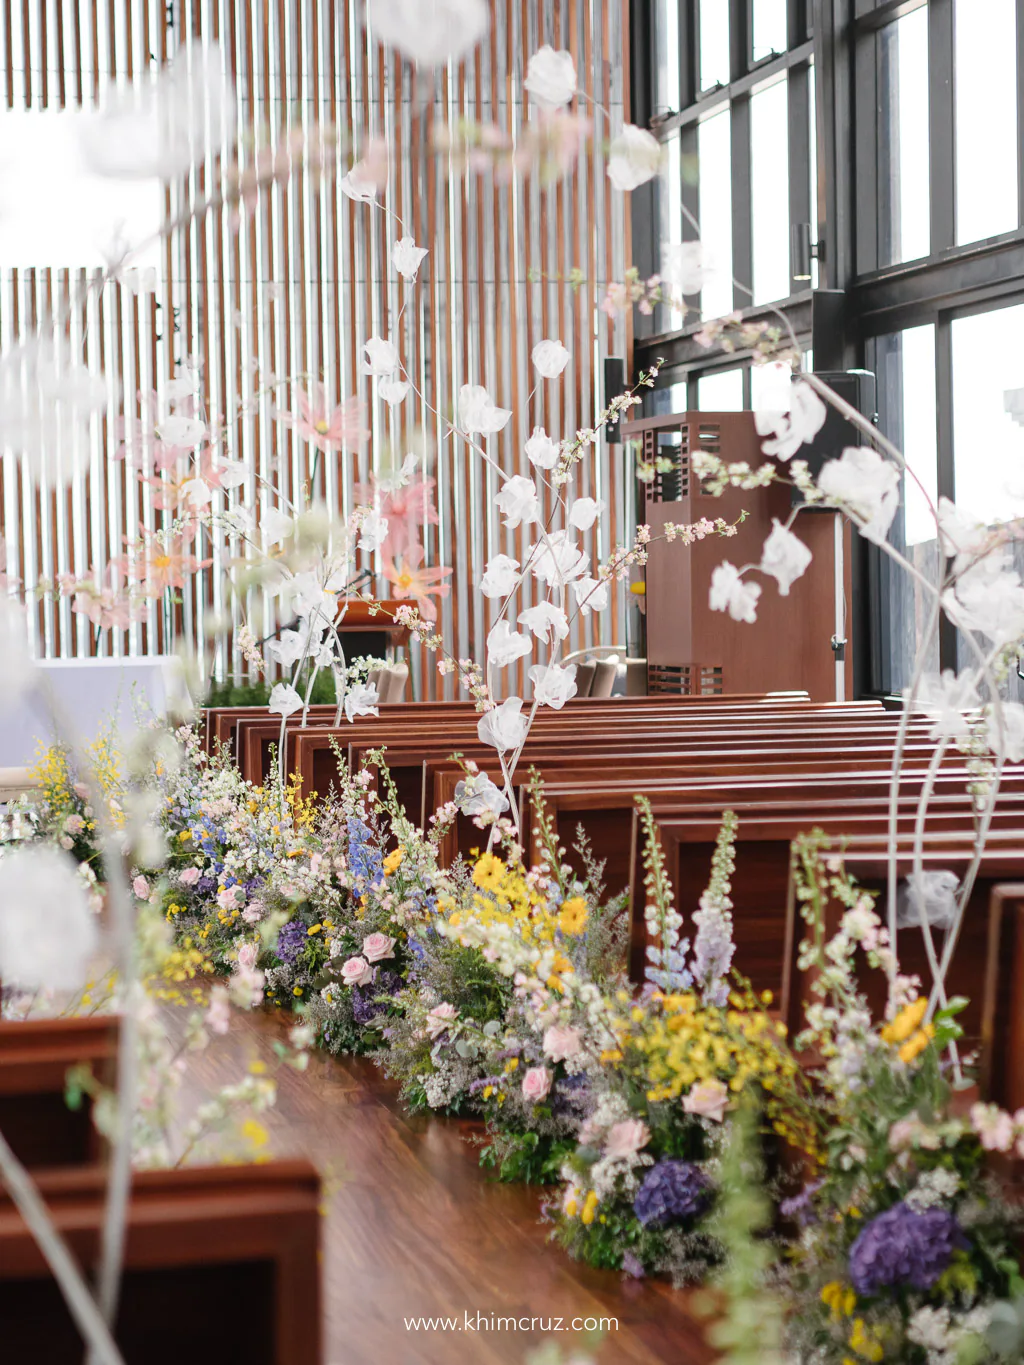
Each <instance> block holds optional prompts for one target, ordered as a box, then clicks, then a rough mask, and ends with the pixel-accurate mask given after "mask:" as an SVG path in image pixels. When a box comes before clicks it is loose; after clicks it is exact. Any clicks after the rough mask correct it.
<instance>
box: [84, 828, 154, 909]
mask: <svg viewBox="0 0 1024 1365" xmlns="http://www.w3.org/2000/svg"><path fill="white" fill-rule="evenodd" d="M84 829H85V821H84V820H83V819H82V817H81V816H80V815H69V816H68V818H67V819H66V820H65V821H64V833H65V834H81V833H82V831H83V830H84ZM143 899H145V897H143Z"/></svg>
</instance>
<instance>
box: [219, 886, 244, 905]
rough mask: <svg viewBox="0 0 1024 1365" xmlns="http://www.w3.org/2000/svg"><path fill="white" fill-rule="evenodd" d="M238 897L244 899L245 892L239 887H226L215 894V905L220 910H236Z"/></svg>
mask: <svg viewBox="0 0 1024 1365" xmlns="http://www.w3.org/2000/svg"><path fill="white" fill-rule="evenodd" d="M239 896H241V897H242V899H243V900H244V899H245V892H244V891H243V890H242V888H241V887H240V886H227V887H225V888H224V890H223V891H218V892H217V904H218V905H219V906H220V908H221V909H222V910H237V909H238V898H239Z"/></svg>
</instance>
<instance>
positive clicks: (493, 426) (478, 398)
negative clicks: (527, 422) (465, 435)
mask: <svg viewBox="0 0 1024 1365" xmlns="http://www.w3.org/2000/svg"><path fill="white" fill-rule="evenodd" d="M511 416H512V411H511V409H510V408H499V407H497V406H496V404H495V403H494V401H493V400H492V398H491V395H490V394H489V393H488V392H487V390H486V389H485V388H484V386H483V385H482V384H463V386H462V388H461V389H460V390H459V423H460V425H461V426H462V429H463V431H467V432H469V434H470V435H471V436H472V435H474V434H479V435H481V436H493V435H494V434H495V432H498V431H501V430H502V429H503V428H504V427H505V426H507V425H508V420H509V418H510V417H511Z"/></svg>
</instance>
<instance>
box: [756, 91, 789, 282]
mask: <svg viewBox="0 0 1024 1365" xmlns="http://www.w3.org/2000/svg"><path fill="white" fill-rule="evenodd" d="M787 93H788V84H787V81H786V78H785V77H784V76H783V77H782V78H781V79H780V80H776V81H775V82H773V84H771V85H769V86H768V87H767V88H766V89H762V90H759V91H758V92H757V93H756V94H755V95H754V96H753V98H752V99H751V101H750V182H751V183H750V194H751V214H752V221H753V265H754V285H753V302H754V303H771V302H772V301H774V300H775V299H784V298H786V297H787V296H788V295H789V263H790V257H789V108H788V101H787Z"/></svg>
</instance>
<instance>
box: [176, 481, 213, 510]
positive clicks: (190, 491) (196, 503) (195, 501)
mask: <svg viewBox="0 0 1024 1365" xmlns="http://www.w3.org/2000/svg"><path fill="white" fill-rule="evenodd" d="M181 494H182V496H183V497H184V499H185V501H186V502H187V503H188V505H189V506H190V507H206V506H208V504H209V503H211V502H213V491H212V490H211V488H210V485H209V484H208V483H207V482H206V481H205V480H204V479H186V480H185V482H184V483H183V484H182V485H181Z"/></svg>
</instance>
